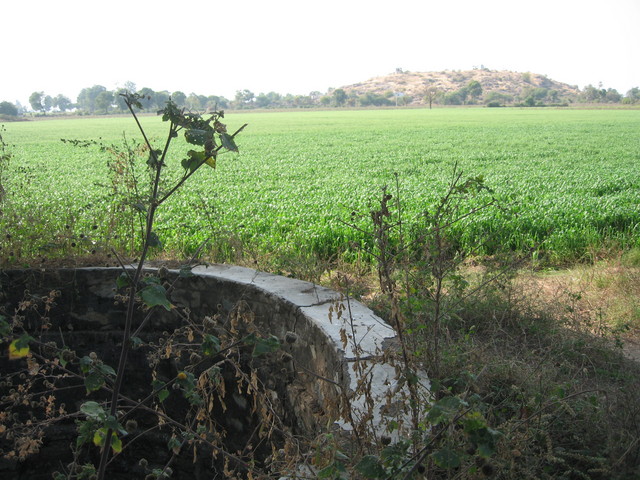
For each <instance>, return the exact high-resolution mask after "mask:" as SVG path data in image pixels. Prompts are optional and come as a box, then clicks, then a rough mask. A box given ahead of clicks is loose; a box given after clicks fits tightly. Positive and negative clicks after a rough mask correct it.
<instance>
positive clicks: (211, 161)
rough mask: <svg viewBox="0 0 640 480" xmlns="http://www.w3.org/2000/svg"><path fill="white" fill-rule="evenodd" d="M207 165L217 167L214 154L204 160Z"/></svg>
mask: <svg viewBox="0 0 640 480" xmlns="http://www.w3.org/2000/svg"><path fill="white" fill-rule="evenodd" d="M204 163H206V164H207V165H209V166H210V167H211V168H214V169H215V168H216V156H215V155H212V156H211V157H209V158H207V160H206V161H205V162H204Z"/></svg>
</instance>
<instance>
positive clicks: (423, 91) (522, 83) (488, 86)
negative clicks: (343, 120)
mask: <svg viewBox="0 0 640 480" xmlns="http://www.w3.org/2000/svg"><path fill="white" fill-rule="evenodd" d="M472 82H478V83H479V84H480V86H481V90H478V89H477V86H476V90H475V91H474V92H471V91H470V89H469V87H470V84H471V83H472ZM341 88H342V89H343V90H344V91H345V92H346V93H347V95H348V96H349V97H350V98H359V100H361V99H362V98H366V97H369V98H370V99H373V98H374V97H380V98H386V99H388V101H389V102H392V103H394V104H395V103H396V101H398V102H399V103H402V104H406V105H408V104H412V105H420V104H425V103H428V97H429V93H430V95H431V97H432V100H434V101H437V102H438V103H447V104H454V105H455V104H473V103H488V102H491V101H497V102H499V103H514V102H525V101H527V99H528V98H532V99H533V103H534V104H536V103H559V102H571V101H574V100H575V99H577V97H578V95H579V94H580V90H579V89H578V87H577V86H572V85H568V84H566V83H562V82H558V81H555V80H552V79H550V78H548V77H547V76H546V75H540V74H537V73H531V72H525V73H521V72H511V71H507V70H489V69H486V68H481V69H474V70H462V71H461V70H444V71H441V72H407V71H403V70H401V69H398V70H397V71H396V72H395V73H392V74H389V75H385V76H380V77H375V78H371V79H369V80H367V81H364V82H360V83H355V84H353V85H346V86H343V87H341ZM465 90H466V91H465ZM478 92H479V93H478ZM472 93H475V94H472ZM425 97H426V98H425ZM529 102H531V100H529Z"/></svg>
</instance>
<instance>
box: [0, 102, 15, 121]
mask: <svg viewBox="0 0 640 480" xmlns="http://www.w3.org/2000/svg"><path fill="white" fill-rule="evenodd" d="M0 115H8V116H10V117H17V116H18V107H16V106H15V105H14V104H13V103H11V102H0Z"/></svg>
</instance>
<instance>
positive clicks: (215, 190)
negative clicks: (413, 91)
mask: <svg viewBox="0 0 640 480" xmlns="http://www.w3.org/2000/svg"><path fill="white" fill-rule="evenodd" d="M143 121H144V124H145V127H146V128H148V130H149V132H150V134H151V136H152V137H154V138H156V139H161V138H162V137H163V132H164V130H163V127H164V125H162V123H161V121H160V120H159V119H158V118H156V117H144V119H143ZM227 122H228V124H229V127H230V128H231V129H233V128H234V126H239V125H241V124H242V123H245V122H247V123H249V127H248V128H247V129H246V130H245V131H244V132H243V133H242V137H241V138H239V139H238V143H239V145H240V148H241V153H240V155H239V156H227V157H223V158H221V159H220V160H219V162H218V169H217V171H216V172H212V171H209V170H207V171H202V172H199V173H198V175H197V178H196V179H195V181H193V182H190V183H189V184H188V185H187V187H186V188H185V189H184V191H183V192H181V193H180V195H179V196H178V197H177V198H176V199H175V200H174V201H173V202H171V203H170V204H169V205H168V207H167V208H166V209H165V210H164V211H163V212H161V217H160V218H159V225H161V227H160V228H161V229H160V230H159V232H158V233H159V234H160V236H161V239H162V241H163V242H164V245H165V247H166V249H167V251H171V252H174V253H178V254H186V253H190V252H193V251H194V250H195V248H197V246H198V245H199V244H200V243H201V242H202V241H203V240H205V239H206V238H210V237H212V238H213V241H212V243H211V245H212V247H211V249H212V250H211V253H212V254H215V256H217V258H218V259H219V260H230V259H234V256H237V255H238V254H239V253H238V245H242V248H243V252H241V253H240V254H241V255H246V254H247V252H254V253H253V254H254V255H255V252H261V253H269V254H272V252H273V251H274V250H277V251H278V252H281V253H282V254H283V255H285V254H287V253H288V254H291V253H293V254H294V255H299V254H301V253H303V252H312V253H313V254H314V255H319V256H320V257H322V258H330V257H334V256H336V255H347V256H349V255H351V254H353V252H354V249H353V248H352V247H353V246H354V245H359V246H361V245H363V244H364V243H366V239H364V238H363V236H362V235H360V234H359V233H358V232H357V231H354V230H353V229H351V228H349V227H347V226H345V225H344V224H343V223H342V221H344V220H346V219H348V218H349V213H350V212H351V211H366V210H367V208H368V203H369V200H370V199H371V198H372V197H373V196H374V195H375V194H376V192H377V190H378V188H379V187H381V186H382V185H384V184H391V183H393V182H394V174H395V173H397V174H398V175H399V179H400V184H401V189H402V195H403V197H404V198H406V199H409V200H408V201H407V205H406V208H407V211H408V213H409V214H411V215H419V213H420V212H421V211H423V210H424V209H428V208H429V207H430V205H432V204H433V203H434V201H435V200H436V198H437V196H438V195H439V192H440V191H441V190H442V188H443V186H444V185H445V184H446V182H447V181H448V179H449V177H450V175H451V174H452V170H453V166H454V164H457V165H458V168H459V169H461V170H463V171H464V172H465V174H467V175H470V176H471V175H472V176H475V175H483V176H484V177H485V181H486V183H487V185H488V186H490V187H491V188H492V189H493V190H494V192H495V193H494V195H495V197H496V198H497V200H498V201H499V202H500V204H501V205H503V206H504V209H503V210H498V211H496V210H494V211H492V212H490V213H489V212H487V213H483V214H480V215H477V216H475V217H474V218H473V219H472V220H469V221H465V222H462V223H461V224H460V225H459V226H458V227H457V232H458V241H459V242H460V248H462V249H464V250H467V251H476V252H480V253H489V254H490V253H493V252H495V251H496V250H499V249H504V248H506V249H511V250H516V251H527V250H530V249H531V250H535V251H536V252H537V253H536V258H543V259H545V261H551V262H555V263H562V262H569V261H575V260H577V259H584V258H588V257H589V256H590V255H593V252H596V251H599V250H602V249H604V248H609V247H610V246H611V245H615V246H619V247H627V246H634V245H637V242H638V236H637V229H638V225H639V222H640V212H639V211H638V209H637V205H638V204H639V203H640V188H639V187H640V173H639V172H638V170H637V168H636V163H637V152H638V151H640V137H639V136H638V135H637V134H636V132H637V131H638V128H639V127H640V111H635V110H616V111H607V110H597V111H596V110H593V111H591V110H588V111H585V110H530V109H527V110H524V109H523V110H515V109H509V110H504V109H500V110H496V109H438V110H376V111H369V110H367V111H328V112H315V111H314V112H274V113H242V114H232V115H229V116H228V118H227ZM6 129H7V131H6V134H5V138H6V140H7V141H8V142H10V143H11V144H12V145H14V146H13V150H12V151H13V153H14V157H15V159H14V161H13V162H12V172H13V174H12V179H11V180H10V181H9V185H8V189H7V190H9V191H11V192H12V194H13V196H12V199H11V205H10V206H9V207H7V210H6V211H8V212H11V213H12V214H14V215H15V217H14V218H16V217H17V218H19V219H22V221H23V222H24V221H25V219H28V218H30V215H31V214H32V213H33V212H34V211H37V212H38V218H39V219H41V220H43V222H42V223H43V224H46V232H47V234H48V235H47V236H48V237H49V238H42V237H41V238H42V240H40V241H37V240H34V239H31V241H28V240H29V239H28V236H29V235H28V232H26V231H22V230H21V228H20V221H18V222H15V221H12V220H10V219H8V218H7V217H8V216H7V215H5V216H3V219H2V220H1V221H2V227H3V231H7V232H14V233H16V232H17V235H18V236H19V237H20V239H21V245H22V249H23V252H22V255H23V256H24V257H29V256H35V255H38V254H42V252H43V250H42V249H43V247H44V246H45V245H48V246H49V247H55V248H53V250H55V251H59V250H60V248H58V247H60V245H59V244H60V238H64V237H65V236H68V234H69V230H70V229H69V228H65V227H66V226H70V227H72V228H71V230H72V233H73V234H74V235H76V236H79V235H81V234H84V235H89V233H92V234H93V240H94V241H96V243H103V242H102V241H98V240H99V239H107V237H108V236H109V234H110V232H111V228H112V227H111V225H112V223H109V222H107V221H106V218H105V215H104V212H105V211H108V210H109V203H110V199H109V197H108V191H107V190H106V189H105V188H100V187H98V186H97V185H98V184H100V183H102V184H105V183H107V182H105V180H106V178H105V175H106V168H105V165H106V161H107V156H106V154H101V153H100V152H98V151H97V149H96V150H93V151H90V150H86V149H79V148H77V147H73V146H72V145H69V144H63V143H62V142H60V138H70V139H83V140H90V139H91V140H96V139H98V138H101V139H102V141H103V142H105V143H113V144H117V143H119V142H121V139H122V135H123V132H124V133H125V134H126V136H127V138H129V139H135V138H137V137H136V133H135V125H133V122H132V120H131V119H130V118H127V117H118V118H104V119H61V120H50V121H37V122H22V123H20V124H11V125H7V127H6ZM158 143H160V141H158ZM186 149H187V147H186V146H184V150H186ZM182 154H184V151H183V152H182ZM179 160H180V157H179V156H178V157H177V158H176V161H175V162H174V164H173V165H170V167H171V168H173V169H174V174H175V175H178V174H179V173H180V172H179V171H180V168H179ZM488 198H489V197H488V196H486V195H485V196H484V197H483V198H479V199H478V202H482V201H485V200H487V199H488ZM27 222H28V223H29V230H30V231H33V229H34V227H36V225H35V224H34V222H33V221H32V220H27ZM36 223H37V221H36ZM94 225H97V227H98V228H97V229H96V231H94V232H91V228H92V227H93V226H94ZM42 233H44V232H42ZM487 233H490V234H491V235H489V240H487ZM2 246H3V248H8V249H9V250H12V247H11V246H9V245H6V246H5V245H2ZM56 249H57V250H56ZM48 250H49V254H50V255H52V254H55V253H54V251H53V250H52V248H49V249H48ZM63 250H64V248H63ZM5 251H6V250H5ZM14 253H15V252H14ZM5 255H6V254H5ZM4 258H5V260H6V258H7V257H6V256H5V257H4Z"/></svg>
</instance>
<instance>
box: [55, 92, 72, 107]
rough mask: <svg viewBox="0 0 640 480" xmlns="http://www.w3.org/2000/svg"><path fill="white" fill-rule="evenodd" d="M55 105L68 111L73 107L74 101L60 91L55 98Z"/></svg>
mask: <svg viewBox="0 0 640 480" xmlns="http://www.w3.org/2000/svg"><path fill="white" fill-rule="evenodd" d="M53 106H54V107H56V108H57V109H58V110H60V111H61V112H66V111H67V110H70V109H71V108H72V107H73V103H72V102H71V99H70V98H69V97H65V96H64V95H62V94H61V93H60V94H58V95H56V97H55V98H54V99H53Z"/></svg>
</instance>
